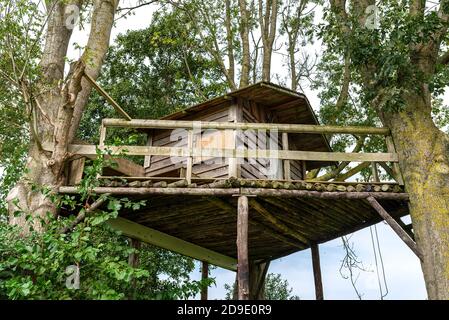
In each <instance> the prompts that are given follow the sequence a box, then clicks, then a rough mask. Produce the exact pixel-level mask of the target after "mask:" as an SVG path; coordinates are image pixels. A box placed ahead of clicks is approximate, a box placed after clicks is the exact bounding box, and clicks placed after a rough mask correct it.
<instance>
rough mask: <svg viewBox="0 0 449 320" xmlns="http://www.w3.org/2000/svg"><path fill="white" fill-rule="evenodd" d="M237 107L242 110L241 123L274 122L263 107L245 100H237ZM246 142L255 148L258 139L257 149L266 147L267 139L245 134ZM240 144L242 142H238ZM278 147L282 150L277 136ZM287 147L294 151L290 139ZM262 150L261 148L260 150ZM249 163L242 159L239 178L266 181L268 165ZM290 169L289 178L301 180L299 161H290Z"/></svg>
mask: <svg viewBox="0 0 449 320" xmlns="http://www.w3.org/2000/svg"><path fill="white" fill-rule="evenodd" d="M239 105H240V107H241V108H242V110H243V121H244V122H250V123H270V122H276V120H277V119H276V116H275V115H274V114H272V113H271V112H269V111H268V110H267V109H266V108H265V107H263V106H260V105H257V103H255V102H254V101H250V100H247V99H239ZM247 136H248V138H247V140H248V141H249V142H250V143H252V144H253V146H256V141H257V140H256V139H258V143H259V148H260V145H262V146H267V139H268V137H266V136H264V135H260V134H259V135H258V136H257V134H256V133H254V134H252V133H247ZM239 142H240V143H242V141H241V140H240V141H239ZM278 145H279V149H280V150H282V139H281V136H280V134H279V136H278ZM245 146H247V143H245ZM289 146H290V150H295V149H296V148H295V143H294V141H292V139H289ZM261 149H263V148H261ZM256 161H257V162H255V161H254V160H252V161H249V160H248V159H244V163H243V164H242V166H241V177H242V178H246V179H267V178H269V177H267V175H266V173H267V172H268V170H267V168H268V163H267V161H266V160H265V159H259V160H256ZM279 166H280V168H279V172H280V173H281V172H282V163H280V164H279ZM260 167H263V168H264V169H265V170H262V171H261V170H260V169H259V168H260ZM290 168H291V174H290V178H291V179H294V180H301V179H302V164H301V161H290ZM277 178H281V179H282V178H284V177H281V176H278V177H277Z"/></svg>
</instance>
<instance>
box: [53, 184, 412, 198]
mask: <svg viewBox="0 0 449 320" xmlns="http://www.w3.org/2000/svg"><path fill="white" fill-rule="evenodd" d="M59 192H60V193H65V194H78V193H79V191H78V188H77V187H67V186H64V187H60V188H59ZM93 192H95V193H97V194H103V193H110V194H112V195H136V196H138V195H142V196H143V195H184V196H233V195H248V196H262V197H280V198H321V199H366V198H368V197H373V198H375V199H391V200H408V199H409V197H408V194H407V193H394V192H327V191H308V190H284V189H263V188H201V187H198V188H133V187H97V188H94V190H93Z"/></svg>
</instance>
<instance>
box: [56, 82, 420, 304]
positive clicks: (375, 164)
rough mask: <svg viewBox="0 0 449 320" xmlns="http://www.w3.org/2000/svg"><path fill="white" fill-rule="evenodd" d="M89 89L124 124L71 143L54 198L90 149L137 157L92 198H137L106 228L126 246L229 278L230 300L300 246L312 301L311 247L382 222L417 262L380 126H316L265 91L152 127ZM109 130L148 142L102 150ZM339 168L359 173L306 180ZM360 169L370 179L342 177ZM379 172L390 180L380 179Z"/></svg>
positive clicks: (304, 105) (122, 163) (106, 123)
mask: <svg viewBox="0 0 449 320" xmlns="http://www.w3.org/2000/svg"><path fill="white" fill-rule="evenodd" d="M93 84H94V85H95V83H93ZM95 87H96V88H97V90H99V92H100V93H101V94H102V95H103V96H104V97H105V98H106V99H107V100H108V101H109V102H110V103H111V104H112V105H113V106H115V107H116V109H117V110H118V111H119V112H120V113H121V114H122V115H124V117H125V118H126V119H104V120H103V121H102V125H101V128H100V142H99V146H94V145H71V146H70V150H69V152H71V153H73V154H74V155H76V158H77V160H74V161H72V162H71V167H70V170H69V172H70V176H69V179H68V183H67V186H63V187H61V188H60V192H61V193H67V194H76V193H77V192H78V189H77V186H76V184H77V183H78V182H79V179H80V178H81V177H82V172H83V164H84V160H83V159H84V158H83V157H85V158H92V157H94V156H96V147H99V148H103V149H106V148H107V149H109V150H110V151H111V152H113V153H115V154H120V153H121V152H123V151H125V150H126V155H127V156H133V157H134V158H136V157H140V158H141V164H143V165H141V164H137V163H136V162H132V161H130V160H126V159H124V158H123V157H119V158H118V159H116V162H117V167H115V168H105V169H104V172H103V175H102V176H101V177H99V179H100V181H101V186H100V187H97V188H95V192H96V193H97V194H105V193H107V194H112V195H120V196H125V195H126V196H127V197H129V198H132V199H146V200H148V201H147V205H146V206H145V207H143V208H141V209H139V210H138V211H131V210H123V211H122V212H121V214H120V217H119V218H117V219H116V220H113V221H111V222H110V224H111V225H112V226H113V227H115V228H117V229H119V230H121V231H122V232H123V234H124V235H126V236H128V237H130V238H133V239H137V240H140V241H144V242H147V243H150V244H153V245H156V246H160V247H162V248H165V249H168V250H172V251H174V252H178V253H180V254H183V255H186V256H189V257H192V258H195V259H198V260H200V261H203V264H204V265H207V263H210V264H213V265H216V266H220V267H222V268H225V269H228V270H234V271H236V272H237V279H238V297H239V298H240V299H248V298H257V297H258V296H259V293H260V292H261V286H262V283H261V279H263V276H261V275H263V274H264V273H266V271H267V270H266V269H267V266H268V263H269V262H270V261H271V260H273V259H277V258H280V257H283V256H286V255H289V254H291V253H293V252H296V251H300V250H305V249H308V248H311V249H312V259H313V268H314V272H315V283H316V295H317V298H318V299H322V298H323V290H322V284H321V275H320V266H319V252H318V245H319V244H320V243H323V242H326V241H329V240H332V239H335V238H337V237H340V236H343V235H346V234H348V233H352V232H355V231H357V230H359V229H362V228H365V227H368V226H370V225H373V224H375V223H378V222H380V221H382V220H386V221H387V222H388V224H389V225H390V226H391V227H392V228H393V229H394V231H395V232H396V233H398V235H399V236H400V237H401V238H402V239H403V240H404V241H405V242H406V244H407V245H408V246H409V247H410V248H411V249H412V250H413V251H414V252H415V253H416V254H417V255H418V256H420V252H419V251H418V249H417V248H416V244H415V242H414V240H413V232H412V228H411V225H404V223H403V222H402V221H401V220H400V218H401V217H402V216H405V215H408V213H409V211H408V195H407V193H405V191H404V189H403V183H402V178H401V173H400V170H399V166H398V156H397V154H396V152H395V149H394V143H393V140H392V138H391V136H390V132H389V130H388V129H386V128H374V127H338V126H321V125H319V123H318V120H317V118H316V116H315V115H314V112H313V110H312V108H311V106H310V104H309V102H308V100H307V98H306V97H305V96H304V95H302V94H299V93H296V92H293V91H291V90H288V89H285V88H282V87H279V86H276V85H273V84H270V83H265V82H262V83H257V84H255V85H252V86H249V87H247V88H244V89H240V90H237V91H234V92H231V93H228V94H226V95H224V96H221V97H218V98H215V99H212V100H210V101H207V102H204V103H201V104H199V105H196V106H193V107H190V108H188V109H186V110H183V111H180V112H177V113H175V114H172V115H169V116H167V117H164V118H162V119H159V120H143V119H131V118H130V117H129V116H127V114H126V113H125V112H124V111H123V110H122V109H121V108H120V107H119V106H118V105H117V104H116V103H115V102H114V101H113V100H112V98H110V97H109V96H108V95H107V94H106V93H105V92H104V91H103V90H102V89H101V88H99V87H98V86H96V85H95ZM114 128H128V129H135V130H138V132H140V133H145V134H146V136H147V140H146V141H147V142H146V144H145V145H143V144H142V145H138V146H137V145H133V146H111V145H109V144H108V137H109V136H110V134H111V132H113V130H114ZM108 133H109V135H108ZM334 134H349V135H380V136H382V137H384V138H385V141H386V146H387V152H386V153H339V152H332V150H331V148H330V146H329V143H328V140H327V138H326V137H327V136H329V135H334ZM80 156H81V157H82V158H80ZM342 162H356V163H358V165H357V166H355V167H353V168H352V169H349V170H347V171H346V172H342V173H340V174H339V175H337V176H336V177H333V178H332V179H331V181H326V180H324V179H323V178H318V179H308V178H307V174H308V173H310V171H311V170H314V169H323V168H325V167H327V168H330V169H331V170H332V168H335V167H336V166H338V165H340V164H341V163H342ZM367 167H371V168H372V170H373V171H372V172H373V174H372V176H373V179H372V181H370V182H357V181H355V180H354V179H352V180H351V177H353V176H354V175H356V174H357V173H358V172H360V170H362V169H364V168H367ZM380 168H382V169H381V170H384V171H385V172H387V173H388V174H389V175H390V176H391V177H393V178H394V180H390V181H384V182H382V181H379V175H378V169H380ZM322 172H323V170H322Z"/></svg>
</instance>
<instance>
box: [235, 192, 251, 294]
mask: <svg viewBox="0 0 449 320" xmlns="http://www.w3.org/2000/svg"><path fill="white" fill-rule="evenodd" d="M237 208H238V210H237V263H238V266H237V285H238V299H239V300H248V299H249V259H248V219H249V218H248V216H249V209H248V197H246V196H240V197H239V198H238V205H237Z"/></svg>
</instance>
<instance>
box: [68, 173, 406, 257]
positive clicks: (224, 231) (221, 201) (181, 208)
mask: <svg viewBox="0 0 449 320" xmlns="http://www.w3.org/2000/svg"><path fill="white" fill-rule="evenodd" d="M193 182H195V180H193ZM105 183H107V184H108V185H114V186H115V187H114V186H109V187H101V188H98V189H95V190H94V191H95V192H97V193H104V192H111V191H112V192H113V194H115V195H125V194H126V195H127V197H129V198H131V199H135V200H139V199H146V200H147V203H148V205H147V206H145V207H142V208H141V209H139V210H138V211H131V210H123V211H122V212H121V216H122V217H123V218H126V219H128V220H132V221H134V222H136V223H138V224H141V225H142V226H144V227H148V228H150V229H152V230H157V231H159V232H162V233H164V234H166V235H170V236H173V237H175V238H177V239H181V240H183V241H186V242H188V243H190V244H194V245H197V246H200V247H202V248H205V249H209V250H211V251H213V252H216V253H219V254H221V255H224V256H226V257H231V258H233V259H236V258H237V248H236V245H235V239H236V237H237V230H236V224H237V197H234V195H245V196H246V195H249V196H250V195H256V196H257V197H256V198H252V197H251V199H252V201H257V203H258V204H259V206H258V207H257V208H258V209H259V211H256V208H255V207H254V206H252V207H251V218H250V219H249V222H248V223H249V226H248V246H249V247H248V254H249V261H260V260H261V261H267V260H271V259H275V258H277V257H281V256H285V255H288V254H290V253H293V252H295V251H298V250H303V249H306V248H308V247H310V243H322V242H325V241H329V240H331V239H334V238H337V237H340V236H342V235H345V234H347V233H351V232H354V231H356V230H359V229H361V228H363V227H367V226H369V225H372V224H374V223H377V222H380V221H382V217H381V216H380V215H379V214H378V213H377V212H376V210H375V209H374V208H373V207H372V206H371V205H370V204H369V203H368V202H367V201H366V199H367V198H368V197H370V196H373V197H375V198H376V199H377V200H378V201H379V203H381V204H382V206H383V207H384V208H385V209H386V210H388V212H390V214H391V216H392V217H393V218H395V219H398V218H399V217H401V216H404V215H407V214H408V207H407V202H406V201H407V198H408V195H407V194H406V193H403V192H402V190H401V189H400V187H398V185H397V184H396V185H395V184H380V186H381V189H380V190H381V191H379V192H374V191H368V190H374V189H376V188H377V186H378V185H376V184H372V183H369V184H368V183H366V184H357V183H356V184H351V183H347V182H346V183H340V184H335V183H319V184H318V183H308V182H295V181H285V182H283V183H282V182H280V181H247V180H237V179H235V180H232V181H229V180H219V181H216V182H208V183H203V184H202V185H199V186H194V185H188V184H187V183H186V182H185V181H184V180H178V181H157V180H156V181H145V180H144V181H141V180H133V181H132V182H128V183H126V182H123V181H122V180H109V179H108V180H107V181H105ZM128 184H132V185H133V187H130V186H128ZM260 184H263V186H265V187H267V188H265V187H262V186H261V185H260ZM250 185H253V186H254V187H251V186H250ZM175 186H177V187H175ZM274 187H275V188H274ZM328 187H329V189H331V190H334V191H323V190H328V189H327V188H328ZM382 187H384V190H389V191H382ZM282 188H289V189H282ZM291 188H303V189H291ZM309 188H310V189H309ZM341 188H346V189H351V190H353V191H351V192H348V191H339V189H341ZM395 188H399V189H396V191H393V189H395ZM317 189H320V190H322V191H317ZM356 189H358V190H362V191H360V192H358V191H357V190H356ZM60 192H62V193H66V192H68V193H71V194H76V193H77V192H78V190H77V188H76V187H63V188H61V189H60ZM329 199H332V201H329ZM256 206H257V205H256ZM261 208H262V209H261ZM267 212H268V214H266V213H267ZM141 240H142V239H141ZM150 240H151V239H150ZM142 241H144V240H142ZM177 248H178V249H179V248H181V249H182V248H183V246H182V245H181V246H178V247H177ZM175 249H176V248H175ZM175 251H176V250H175ZM197 259H200V258H199V257H197ZM200 260H202V261H203V260H204V259H200ZM206 261H207V260H206ZM209 262H210V263H213V264H217V263H216V262H215V263H214V262H212V261H209Z"/></svg>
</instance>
